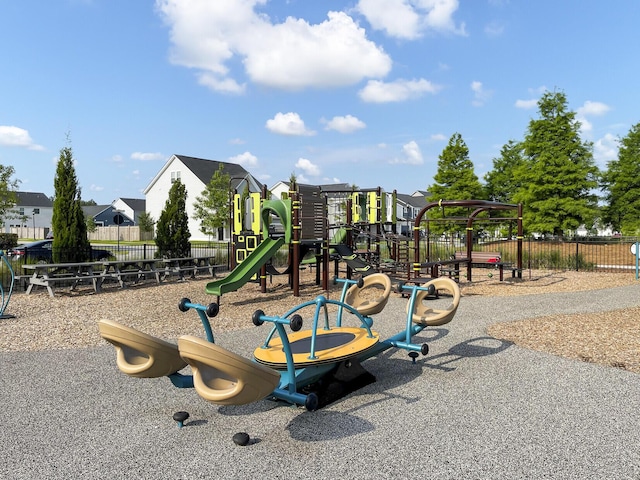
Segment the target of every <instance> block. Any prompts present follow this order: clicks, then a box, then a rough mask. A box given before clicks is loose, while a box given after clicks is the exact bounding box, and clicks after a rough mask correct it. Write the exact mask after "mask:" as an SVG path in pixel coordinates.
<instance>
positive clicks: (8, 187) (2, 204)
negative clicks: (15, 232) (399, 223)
mask: <svg viewBox="0 0 640 480" xmlns="http://www.w3.org/2000/svg"><path fill="white" fill-rule="evenodd" d="M14 173H15V169H14V168H13V167H12V166H7V167H5V166H4V165H0V227H2V226H4V218H5V215H6V214H7V212H8V211H9V210H11V209H12V208H13V207H14V206H15V205H16V202H17V201H18V197H17V196H16V190H17V188H18V181H17V180H13V179H12V178H11V177H13V174H14Z"/></svg>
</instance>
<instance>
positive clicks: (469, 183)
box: [427, 133, 484, 233]
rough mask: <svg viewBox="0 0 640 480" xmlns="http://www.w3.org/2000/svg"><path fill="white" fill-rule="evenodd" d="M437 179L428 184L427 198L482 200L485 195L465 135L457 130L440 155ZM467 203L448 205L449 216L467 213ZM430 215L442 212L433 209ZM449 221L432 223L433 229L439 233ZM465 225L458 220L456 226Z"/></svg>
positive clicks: (462, 227)
mask: <svg viewBox="0 0 640 480" xmlns="http://www.w3.org/2000/svg"><path fill="white" fill-rule="evenodd" d="M433 179H434V181H435V182H436V183H434V184H433V185H430V186H429V187H427V190H428V192H429V197H427V201H429V202H437V201H440V200H479V199H482V198H483V197H484V192H483V188H482V184H481V183H480V181H479V180H478V177H477V175H476V174H475V172H474V166H473V162H472V161H471V159H470V158H469V148H468V147H467V145H466V143H465V142H464V140H463V139H462V135H460V134H459V133H454V134H453V135H452V136H451V138H450V139H449V144H448V145H447V146H446V147H445V148H444V150H443V151H442V153H441V154H440V155H439V156H438V171H437V172H436V174H435V175H434V176H433ZM467 214H468V212H467V209H465V208H464V207H455V208H448V209H447V211H446V216H447V217H457V216H467ZM428 216H429V218H438V217H442V212H441V211H438V210H436V209H431V210H430V211H429V213H428ZM450 226H451V225H450V224H447V225H445V224H433V225H432V226H431V228H430V230H431V231H432V232H437V233H440V232H442V231H445V229H447V230H449V231H451V230H450V229H449V227H450ZM464 228H466V225H462V224H459V225H457V226H456V227H455V228H454V230H456V231H462V230H464Z"/></svg>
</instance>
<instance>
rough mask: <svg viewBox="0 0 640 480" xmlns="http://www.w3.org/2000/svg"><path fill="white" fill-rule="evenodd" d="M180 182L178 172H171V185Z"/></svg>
mask: <svg viewBox="0 0 640 480" xmlns="http://www.w3.org/2000/svg"><path fill="white" fill-rule="evenodd" d="M176 180H180V171H176V172H171V183H173V182H175V181H176Z"/></svg>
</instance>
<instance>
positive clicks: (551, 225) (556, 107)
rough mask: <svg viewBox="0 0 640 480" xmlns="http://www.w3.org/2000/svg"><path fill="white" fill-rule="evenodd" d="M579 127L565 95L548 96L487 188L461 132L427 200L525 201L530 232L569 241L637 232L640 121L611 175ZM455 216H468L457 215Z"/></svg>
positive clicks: (610, 165) (508, 147) (441, 161)
mask: <svg viewBox="0 0 640 480" xmlns="http://www.w3.org/2000/svg"><path fill="white" fill-rule="evenodd" d="M580 127H581V124H580V122H579V121H578V120H577V119H576V112H573V111H571V110H569V108H568V106H567V97H566V95H565V94H564V93H563V92H561V91H556V92H546V93H545V94H543V95H542V97H541V98H540V100H539V101H538V118H535V119H532V120H531V121H530V122H529V125H528V127H527V130H526V132H525V135H524V139H523V140H520V141H517V140H513V139H512V140H509V141H508V142H507V143H506V144H505V145H504V146H503V147H502V149H501V150H500V155H499V156H498V157H496V158H494V159H493V169H492V170H491V171H489V172H488V173H487V174H486V175H485V176H484V183H481V182H480V180H479V178H478V177H477V175H476V174H475V172H474V165H473V162H472V161H471V159H470V157H469V149H468V148H467V145H466V144H465V142H464V140H463V138H462V136H461V135H460V134H459V133H455V134H454V135H452V136H451V138H450V139H449V143H448V145H447V146H446V147H445V148H444V150H443V151H442V153H441V154H440V155H439V157H438V169H437V173H436V174H435V175H434V177H433V180H434V183H433V184H431V185H429V186H428V187H427V191H428V192H429V197H428V201H438V200H440V199H442V200H490V201H495V202H501V203H510V204H516V203H521V204H522V205H523V224H524V228H525V233H539V234H551V235H555V236H558V237H562V236H564V235H567V234H570V233H574V232H575V231H576V230H577V229H578V228H579V227H580V226H584V227H585V228H586V229H587V230H588V231H592V232H593V231H595V229H596V228H597V227H598V226H600V227H605V226H610V227H611V228H612V229H613V230H614V231H617V232H620V233H622V234H623V235H638V234H639V233H640V123H639V124H636V125H634V126H632V127H631V129H630V130H629V132H628V133H627V135H626V136H625V137H623V138H621V139H619V151H618V158H616V159H612V160H610V161H609V162H607V165H606V169H605V170H604V171H600V169H599V168H598V167H597V165H596V163H595V161H594V157H593V143H592V142H589V141H584V140H583V139H582V138H581V137H580ZM598 192H600V195H599V194H598ZM456 214H460V215H464V212H462V211H458V212H455V211H452V212H451V213H450V215H454V216H455V215H456ZM431 215H432V217H434V216H437V215H438V212H433V213H432V214H431Z"/></svg>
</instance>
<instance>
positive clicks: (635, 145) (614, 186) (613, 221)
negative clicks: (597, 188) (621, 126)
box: [602, 123, 640, 235]
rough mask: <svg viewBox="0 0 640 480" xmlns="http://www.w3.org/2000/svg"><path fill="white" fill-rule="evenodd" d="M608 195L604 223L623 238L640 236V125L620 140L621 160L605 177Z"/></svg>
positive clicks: (605, 187) (610, 166)
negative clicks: (623, 236) (625, 236)
mask: <svg viewBox="0 0 640 480" xmlns="http://www.w3.org/2000/svg"><path fill="white" fill-rule="evenodd" d="M602 187H603V189H604V190H605V192H606V197H605V198H606V202H607V204H606V206H605V207H604V208H603V218H602V220H603V221H604V222H605V223H608V224H610V225H611V226H612V227H613V229H614V230H617V231H619V232H621V233H622V234H623V235H638V234H639V233H640V123H637V124H636V125H634V126H633V127H631V129H630V130H629V133H627V135H626V136H625V137H624V138H622V139H621V140H620V149H619V150H618V158H617V159H616V160H612V161H610V162H609V163H607V170H606V171H605V172H604V174H603V177H602Z"/></svg>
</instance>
